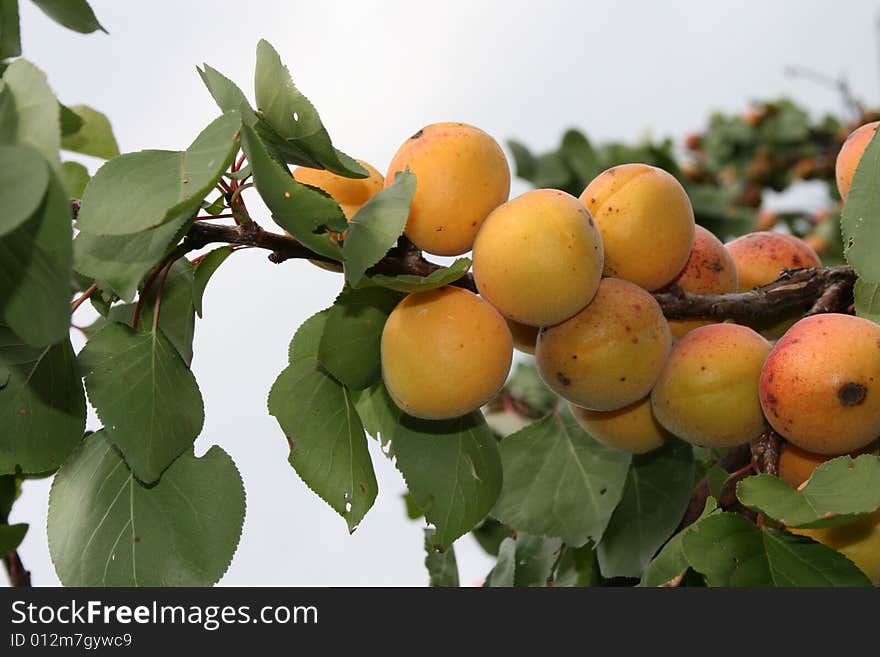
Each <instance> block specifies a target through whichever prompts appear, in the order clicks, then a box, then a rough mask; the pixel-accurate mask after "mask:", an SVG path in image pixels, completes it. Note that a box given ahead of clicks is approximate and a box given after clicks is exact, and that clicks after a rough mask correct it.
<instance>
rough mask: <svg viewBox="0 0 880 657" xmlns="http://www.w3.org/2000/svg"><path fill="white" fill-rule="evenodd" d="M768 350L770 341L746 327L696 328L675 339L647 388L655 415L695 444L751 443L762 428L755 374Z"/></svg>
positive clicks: (757, 372)
mask: <svg viewBox="0 0 880 657" xmlns="http://www.w3.org/2000/svg"><path fill="white" fill-rule="evenodd" d="M769 352H770V343H769V342H767V340H765V339H764V338H762V337H761V336H760V335H758V334H757V333H756V332H755V331H753V330H752V329H750V328H748V327H746V326H740V325H738V324H710V325H708V326H702V327H700V328H698V329H694V330H693V331H691V332H690V333H688V334H687V335H686V336H684V337H683V338H682V339H681V340H680V341H679V342H677V343H676V344H675V347H673V349H672V354H670V356H669V360H668V361H667V362H666V367H664V368H663V372H662V374H660V378H659V379H658V381H657V384H656V385H655V386H654V389H653V390H652V391H651V403H652V406H653V410H654V416H655V417H656V418H657V420H658V421H659V422H660V424H661V425H663V426H664V427H665V428H666V429H667V430H668V431H670V432H671V433H672V434H673V435H676V436H678V437H679V438H681V439H683V440H686V441H688V442H689V443H693V444H694V445H701V446H705V447H733V446H735V445H741V444H743V443H747V442H751V441H752V440H754V439H756V438H758V437H759V436H760V435H761V432H762V431H763V430H764V427H765V425H764V416H763V415H762V413H761V403H760V401H759V399H758V379H759V377H760V375H761V366H762V365H763V364H764V360H765V359H766V358H767V354H768V353H769Z"/></svg>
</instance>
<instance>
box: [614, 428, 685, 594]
mask: <svg viewBox="0 0 880 657" xmlns="http://www.w3.org/2000/svg"><path fill="white" fill-rule="evenodd" d="M693 480H694V456H693V450H692V449H691V446H690V444H688V443H685V442H683V441H680V440H670V441H668V442H667V443H666V444H665V445H664V446H662V447H660V448H659V449H655V450H653V451H651V452H649V453H647V454H639V455H636V456H634V457H633V460H632V466H631V467H630V469H629V474H628V476H627V480H626V488H625V489H624V491H623V498H622V499H621V500H620V504H618V505H617V508H616V509H615V510H614V514H613V515H612V516H611V522H609V523H608V527H607V528H606V529H605V535H604V536H603V537H602V540H601V541H600V542H599V544H598V546H597V553H598V558H599V566H600V568H601V570H602V576H603V577H609V578H610V577H640V576H641V574H642V571H644V569H645V567H646V566H647V565H648V563H650V561H651V558H652V557H653V556H654V555H655V554H656V552H657V550H658V549H659V548H660V546H661V545H663V543H665V542H666V539H668V538H669V537H670V535H671V534H672V532H674V531H675V528H676V527H677V526H678V523H679V522H680V521H681V518H682V516H683V515H684V512H685V510H686V509H687V505H688V501H689V500H690V496H691V489H692V488H693V483H694V481H693Z"/></svg>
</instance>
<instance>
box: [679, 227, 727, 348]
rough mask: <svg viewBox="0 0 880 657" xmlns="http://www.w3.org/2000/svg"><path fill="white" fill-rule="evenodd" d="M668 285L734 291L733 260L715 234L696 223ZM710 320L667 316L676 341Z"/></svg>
mask: <svg viewBox="0 0 880 657" xmlns="http://www.w3.org/2000/svg"><path fill="white" fill-rule="evenodd" d="M671 285H678V286H679V287H680V288H681V289H682V290H684V291H685V292H692V293H694V294H727V293H728V292H736V290H737V275H736V263H734V261H733V258H732V257H731V256H730V253H728V251H727V249H725V248H724V245H723V244H722V243H721V240H719V239H718V238H717V237H715V236H714V235H713V234H712V233H711V232H710V231H708V230H706V229H705V228H703V227H702V226H696V227H695V232H694V245H693V247H692V248H691V253H690V255H689V256H688V259H687V262H686V263H685V265H684V269H682V270H681V271H680V272H679V274H678V276H676V277H675V278H674V279H672V283H671ZM714 321H715V320H711V319H670V320H669V328H670V330H671V331H672V337H673V339H675V340H679V339H681V338H682V337H684V335H685V334H686V333H688V332H689V331H692V330H694V329H695V328H698V327H700V326H706V325H707V324H712V323H714Z"/></svg>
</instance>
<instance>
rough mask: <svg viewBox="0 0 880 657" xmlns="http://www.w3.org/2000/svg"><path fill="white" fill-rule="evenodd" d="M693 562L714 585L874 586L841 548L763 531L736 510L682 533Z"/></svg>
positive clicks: (791, 535) (799, 537) (703, 521)
mask: <svg viewBox="0 0 880 657" xmlns="http://www.w3.org/2000/svg"><path fill="white" fill-rule="evenodd" d="M682 548H683V550H684V554H685V558H686V559H687V562H688V564H689V565H690V566H691V567H692V568H693V569H694V570H696V571H697V572H699V573H701V574H703V575H705V577H706V582H707V583H708V585H709V586H751V587H756V586H762V587H767V586H785V587H788V586H844V587H849V586H870V585H871V583H870V581H869V580H868V578H867V577H866V576H865V574H864V573H862V572H861V571H860V570H859V569H858V568H856V566H855V564H853V563H852V562H851V561H850V560H849V559H847V558H846V557H844V556H843V555H842V554H840V553H839V552H836V551H834V550H832V549H830V548H827V547H825V546H824V545H822V544H821V543H817V542H815V541H813V540H811V539H809V538H806V537H803V536H795V535H793V534H789V533H787V532H782V531H779V530H777V529H771V528H768V527H764V528H763V529H759V528H758V527H756V526H755V525H753V524H752V523H751V522H750V521H749V520H748V519H747V518H745V517H744V516H741V515H739V514H735V513H727V512H722V513H717V514H713V515H711V516H709V517H708V518H705V519H704V520H702V521H700V522H699V523H697V524H695V525H693V529H692V530H691V531H689V532H687V534H686V535H685V536H684V537H683V539H682Z"/></svg>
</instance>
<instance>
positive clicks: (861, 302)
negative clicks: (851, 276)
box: [853, 278, 880, 323]
mask: <svg viewBox="0 0 880 657" xmlns="http://www.w3.org/2000/svg"><path fill="white" fill-rule="evenodd" d="M853 295H854V296H855V302H856V315H858V316H859V317H864V318H865V319H870V320H871V321H872V322H878V323H880V283H871V282H870V281H866V280H865V279H863V278H859V279H857V280H856V284H855V286H854V287H853Z"/></svg>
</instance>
